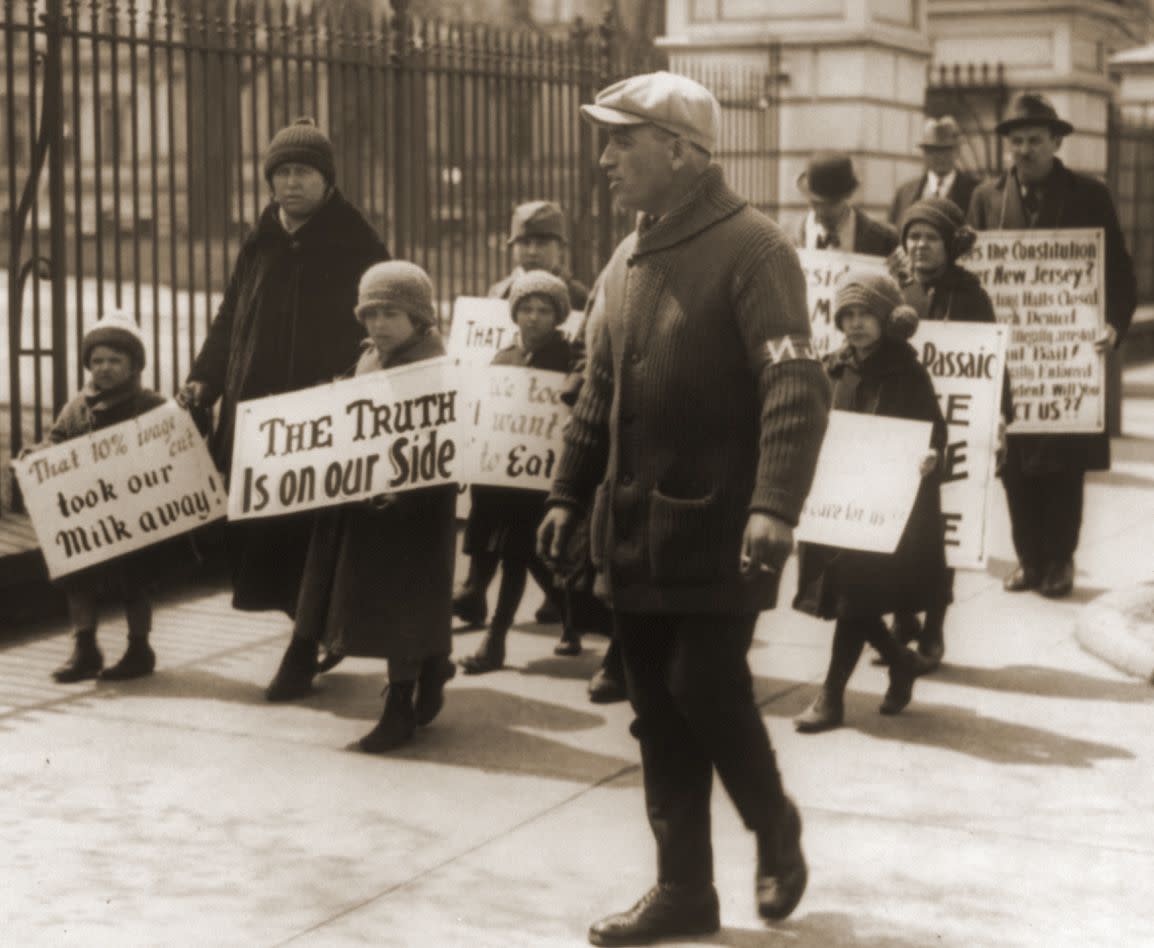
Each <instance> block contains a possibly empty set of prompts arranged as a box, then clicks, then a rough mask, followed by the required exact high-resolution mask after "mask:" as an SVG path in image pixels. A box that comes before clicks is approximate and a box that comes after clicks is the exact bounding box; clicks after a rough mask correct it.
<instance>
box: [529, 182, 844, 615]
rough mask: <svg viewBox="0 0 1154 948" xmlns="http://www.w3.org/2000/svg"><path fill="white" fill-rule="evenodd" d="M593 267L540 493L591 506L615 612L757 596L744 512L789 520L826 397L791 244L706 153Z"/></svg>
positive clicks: (766, 585) (671, 609)
mask: <svg viewBox="0 0 1154 948" xmlns="http://www.w3.org/2000/svg"><path fill="white" fill-rule="evenodd" d="M599 282H600V288H599V293H600V294H602V295H603V297H604V299H603V304H604V314H605V323H604V329H603V330H602V331H601V332H599V333H597V335H596V339H595V340H593V339H591V340H590V341H591V342H593V343H594V348H593V349H592V351H591V352H590V355H589V363H588V367H587V371H586V378H585V384H584V385H583V387H582V389H581V393H580V396H579V397H578V400H577V405H576V407H575V408H574V410H573V415H572V417H571V418H570V421H569V424H568V425H567V426H566V428H565V451H564V453H563V454H562V457H561V463H560V465H559V470H558V474H557V477H556V479H555V480H554V483H553V491H552V494H551V495H550V503H555V504H563V505H566V506H569V507H571V508H573V509H575V510H577V511H581V510H584V509H587V508H591V509H592V514H591V520H590V554H591V558H592V560H593V563H594V565H595V566H596V567H597V571H598V575H597V583H596V591H597V593H598V595H600V596H602V597H603V598H604V599H606V601H608V602H609V604H610V605H611V607H612V608H613V609H614V610H615V611H618V612H628V613H642V614H644V613H649V614H691V613H692V614H702V613H713V614H730V615H741V614H749V613H753V612H757V611H760V610H762V609H767V608H770V607H771V606H772V605H773V602H774V600H775V598H776V594H777V585H776V579H775V577H774V576H773V575H772V574H764V575H759V576H755V577H752V578H749V579H747V578H746V577H744V576H743V575H742V574H741V571H740V561H741V545H742V537H743V534H744V530H745V526H746V523H747V522H748V519H749V515H750V512H751V511H757V512H759V513H766V514H769V515H772V516H776V517H778V518H780V519H782V520H784V521H786V522H787V523H796V522H797V517H798V514H799V512H800V510H801V506H802V503H803V501H804V499H805V495H806V493H807V492H808V490H809V487H810V483H811V481H812V479H813V472H814V467H815V465H816V462H817V454H818V450H819V448H820V445H821V437H822V434H823V433H824V431H825V425H826V416H827V412H828V406H829V401H828V399H829V387H828V382H827V380H826V379H825V377H824V373H823V372H822V369H821V364H820V363H819V362H818V361H817V360H816V358H815V356H814V353H813V347H812V345H811V342H810V328H809V312H808V308H807V306H806V297H805V276H804V274H803V273H802V269H801V265H800V263H799V262H798V258H797V252H796V251H795V250H794V248H793V247H792V245H791V243H790V241H789V238H788V237H787V236H786V234H785V233H784V232H783V231H782V230H781V229H780V228H778V226H777V225H776V224H774V223H773V222H772V221H771V220H770V219H769V218H767V217H765V216H764V215H763V214H761V213H760V212H758V211H756V210H755V209H754V208H752V207H750V206H749V204H748V202H746V201H745V200H744V199H742V198H741V197H739V196H738V195H737V194H735V193H734V192H733V191H732V190H730V189H729V188H728V187H727V186H726V184H725V181H724V177H723V174H722V171H721V169H720V167H718V166H716V165H714V166H712V167H710V169H709V170H708V171H706V172H705V173H704V174H702V176H701V177H700V179H699V180H698V181H697V182H696V185H695V187H694V188H693V189H692V191H691V192H690V194H689V195H687V196H686V198H685V200H684V202H683V203H681V204H680V205H679V206H678V207H677V208H675V209H674V210H672V211H670V212H669V213H668V214H666V215H664V216H663V217H661V218H659V219H654V218H652V217H649V216H645V217H642V218H641V219H640V221H639V224H638V228H637V230H635V231H634V232H633V233H632V234H630V235H629V236H628V237H626V238H625V240H623V241H622V242H621V244H619V245H618V247H617V249H616V251H615V252H614V254H613V257H612V259H611V260H610V261H609V263H608V265H607V266H606V268H605V270H604V271H603V272H602V274H601V276H600V277H599ZM595 305H596V304H595Z"/></svg>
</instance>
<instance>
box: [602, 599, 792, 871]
mask: <svg viewBox="0 0 1154 948" xmlns="http://www.w3.org/2000/svg"><path fill="white" fill-rule="evenodd" d="M613 618H614V622H615V625H616V634H617V639H618V641H619V643H620V647H621V656H622V659H623V660H624V666H625V680H626V684H627V687H628V690H629V701H630V703H631V704H632V705H633V711H634V713H635V714H636V715H637V720H636V722H635V724H634V733H635V734H636V735H637V737H638V739H639V741H640V743H641V764H642V768H643V772H644V783H645V805H646V809H647V810H648V813H649V825H650V827H651V828H652V830H653V835H654V837H655V838H656V841H657V872H658V880H659V881H660V882H678V883H688V884H692V885H700V884H705V883H708V882H711V881H712V879H713V847H712V842H711V838H710V820H709V799H710V791H711V789H712V787H713V770H714V768H717V773H718V775H719V776H720V777H721V782H722V784H723V785H724V786H725V789H726V791H727V792H728V793H729V796H730V798H731V799H732V800H733V803H734V806H736V807H737V811H738V813H740V814H741V818H742V821H743V822H744V823H745V825H746V826H747V827H748V828H749V829H751V830H754V831H755V832H764V831H766V830H769V829H770V828H771V827H772V826H773V824H774V822H775V820H776V819H777V817H778V814H780V812H781V810H782V806H783V800H784V791H783V789H782V785H781V776H780V774H779V773H778V770H777V761H776V759H775V757H774V753H773V748H772V747H770V743H769V734H768V733H767V732H766V730H765V724H764V722H763V721H762V720H761V715H760V713H759V712H758V709H757V705H756V703H755V702H754V697H753V679H752V677H751V675H750V673H749V663H748V661H747V660H746V654H747V652H748V651H749V646H750V643H751V642H752V641H753V627H754V624H755V623H756V621H757V616H756V615H748V616H727V615H633V614H624V613H614V616H613Z"/></svg>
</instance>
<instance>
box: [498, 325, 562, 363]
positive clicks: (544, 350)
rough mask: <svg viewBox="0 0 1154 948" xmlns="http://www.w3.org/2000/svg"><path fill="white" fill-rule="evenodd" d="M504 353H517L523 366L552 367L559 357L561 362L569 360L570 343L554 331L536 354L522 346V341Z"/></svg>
mask: <svg viewBox="0 0 1154 948" xmlns="http://www.w3.org/2000/svg"><path fill="white" fill-rule="evenodd" d="M504 351H506V352H509V351H515V352H516V353H517V355H518V356H520V359H521V363H522V364H523V365H526V366H528V367H529V368H533V367H535V366H538V365H551V364H553V363H554V362H556V361H557V360H558V357H560V360H561V361H565V360H567V359H568V358H569V341H568V340H567V339H566V338H565V337H564V336H563V335H562V334H561V332H560V330H557V329H554V330H553V332H552V333H550V335H549V338H548V339H546V340H545V342H544V344H543V345H542V346H541V348H539V349H538V350H537V351H536V352H529V351H528V350H527V349H525V348H524V347H523V346H522V345H521V343H520V341H518V342H517V343H516V344H515V345H512V346H509V347H508V348H507V349H505V350H504Z"/></svg>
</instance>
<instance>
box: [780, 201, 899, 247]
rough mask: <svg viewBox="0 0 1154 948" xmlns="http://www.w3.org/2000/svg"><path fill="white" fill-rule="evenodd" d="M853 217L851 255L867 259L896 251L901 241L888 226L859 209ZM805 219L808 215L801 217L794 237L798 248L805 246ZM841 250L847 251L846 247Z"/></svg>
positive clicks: (857, 208)
mask: <svg viewBox="0 0 1154 948" xmlns="http://www.w3.org/2000/svg"><path fill="white" fill-rule="evenodd" d="M853 215H854V225H853V253H861V254H865V255H866V256H868V257H888V256H889V255H890V254H891V253H893V252H894V251H895V250H897V249H898V244H899V243H901V240H900V239H899V237H898V232H897V231H896V230H894V228H892V227H890V225H889V224H886V223H884V222H883V221H877V220H874V219H873V218H872V217H870V216H869V215H868V214H867V213H866V212H865V211H863V210H862V209H861V208H860V207H855V208H854V211H853ZM807 218H808V215H806V216H805V217H802V219H801V222H800V223H799V224H798V225H797V232H796V233H795V235H794V239H795V240H796V242H797V245H798V246H799V247H804V246H805V244H806V240H805V222H806V220H807ZM841 249H842V250H845V251H848V250H849V248H848V247H842V248H841Z"/></svg>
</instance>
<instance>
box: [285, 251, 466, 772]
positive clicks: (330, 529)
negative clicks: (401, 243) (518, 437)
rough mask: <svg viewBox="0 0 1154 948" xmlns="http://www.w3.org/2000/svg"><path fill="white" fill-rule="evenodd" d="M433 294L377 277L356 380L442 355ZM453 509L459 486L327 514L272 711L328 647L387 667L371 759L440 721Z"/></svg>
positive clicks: (410, 271)
mask: <svg viewBox="0 0 1154 948" xmlns="http://www.w3.org/2000/svg"><path fill="white" fill-rule="evenodd" d="M432 293H433V288H432V284H431V283H430V282H429V278H428V276H427V275H426V274H425V272H424V271H423V270H421V269H420V268H419V267H417V266H416V265H415V264H412V263H408V262H407V261H404V260H393V261H390V262H388V263H380V264H377V265H376V266H374V267H372V268H371V269H369V270H368V271H367V272H366V273H365V275H364V277H363V278H362V280H361V291H360V300H361V301H360V303H359V304H358V306H357V313H358V316H359V317H360V318H361V319H363V320H364V321H365V324H366V326H367V327H368V329H369V335H370V338H369V339H368V340H366V341H365V347H364V351H363V353H362V355H361V358H360V359H359V360H358V362H357V364H356V366H355V367H354V368H353V369H352V370H351V371H350V372H349V373H347V374H349V375H364V374H366V373H370V372H376V371H379V370H381V369H392V368H396V367H398V366H402V365H410V364H412V363H414V362H421V361H423V360H425V359H435V358H437V357H438V356H443V355H444V354H445V345H444V341H443V340H442V339H441V335H440V333H438V332H437V330H436V328H435V325H434V323H435V317H434V311H433V302H432ZM456 505H457V487H456V485H455V484H444V485H439V486H435V487H424V488H419V489H416V490H410V491H405V492H402V493H398V494H386V495H383V496H380V497H377V498H374V499H373V500H372V501H367V502H360V503H353V504H349V505H347V506H344V507H338V508H332V509H328V510H324V511H322V512H321V513H320V514H318V516H317V518H316V523H315V525H314V528H313V533H312V539H311V542H310V543H309V547H308V557H307V559H306V561H305V570H304V579H303V582H302V584H301V589H300V598H299V600H298V602H297V610H296V625H295V627H294V629H293V638H292V641H291V643H290V644H289V647H288V649H287V651H286V652H285V656H284V659H283V660H282V662H281V665H280V668H279V669H278V671H277V674H276V677H275V678H274V679H273V681H272V683H271V684H270V685H269V687H268V691H267V692H266V696H267V697H268V699H269V700H270V701H287V700H291V699H293V698H298V697H301V696H303V695H305V694H307V693H308V691H309V690H310V688H311V685H312V679H313V677H314V675H315V674H316V673H317V671H318V670H320V669H319V668H318V666H317V647H318V645H319V644H320V643H322V642H323V643H324V644H325V645H326V646H327V647H328V649H329V652H330V654H332V655H341V656H344V655H352V656H358V657H364V658H384V659H387V660H388V668H389V688H388V698H387V700H386V702H385V709H384V713H383V714H382V716H381V720H380V722H379V723H378V724H377V726H376V727H375V728H374V729H373V730H372V731H371V732H370V733H369V734H367V735H365V737H363V738H362V739H361V741H360V747H361V749H362V750H365V751H369V752H380V751H386V750H391V749H392V748H394V747H397V746H399V745H400V744H403V743H404V742H406V741H408V740H409V739H410V738H411V737H412V735H413V732H414V730H415V726H416V725H417V724H422V725H423V724H429V723H430V722H431V721H432V720H433V718H435V717H436V716H437V713H438V712H439V711H440V710H441V704H442V701H443V688H444V684H445V682H446V681H447V680H448V679H450V678H452V677H453V673H454V670H455V669H454V666H453V663H452V662H451V661H450V660H449V653H450V652H451V651H452V638H451V626H452V595H453V562H454V559H455V546H456V519H455V517H456Z"/></svg>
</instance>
